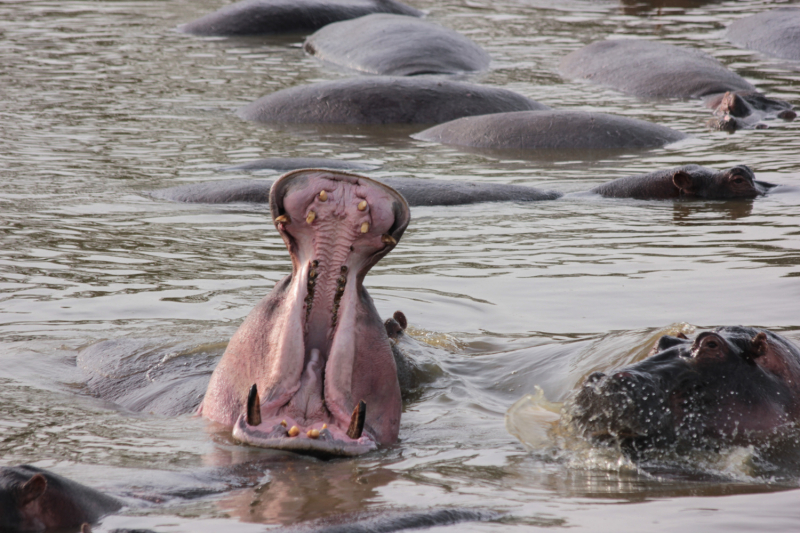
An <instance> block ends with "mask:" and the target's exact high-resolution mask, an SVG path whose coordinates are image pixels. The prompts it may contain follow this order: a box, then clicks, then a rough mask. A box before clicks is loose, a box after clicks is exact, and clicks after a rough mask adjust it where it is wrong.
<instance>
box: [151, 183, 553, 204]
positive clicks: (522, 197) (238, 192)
mask: <svg viewBox="0 0 800 533" xmlns="http://www.w3.org/2000/svg"><path fill="white" fill-rule="evenodd" d="M380 181H381V182H383V183H385V184H386V185H388V186H390V187H392V188H393V189H394V190H396V191H397V192H399V193H400V194H402V195H403V197H404V198H405V199H406V202H408V205H409V206H420V205H463V204H476V203H480V202H536V201H540V200H555V199H556V198H560V197H561V196H563V195H562V193H560V192H558V191H544V190H542V189H537V188H535V187H526V186H524V185H506V184H503V183H474V182H464V181H445V180H424V179H418V178H383V179H381V180H380ZM271 187H272V182H271V181H269V180H219V181H209V182H203V183H190V184H186V185H178V186H177V187H169V188H167V189H160V190H156V191H150V192H149V193H148V195H149V196H152V197H153V198H161V199H164V200H171V201H173V202H186V203H193V204H194V203H197V204H228V203H255V204H266V203H268V202H269V192H270V188H271Z"/></svg>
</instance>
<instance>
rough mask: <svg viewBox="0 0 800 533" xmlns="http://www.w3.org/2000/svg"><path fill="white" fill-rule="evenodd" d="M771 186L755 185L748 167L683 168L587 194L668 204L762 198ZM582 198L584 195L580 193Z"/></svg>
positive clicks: (601, 187) (614, 183)
mask: <svg viewBox="0 0 800 533" xmlns="http://www.w3.org/2000/svg"><path fill="white" fill-rule="evenodd" d="M773 187H775V185H774V184H772V183H767V182H765V181H758V180H756V179H755V174H754V173H753V171H752V170H750V167H748V166H745V165H737V166H735V167H731V168H729V169H726V170H722V171H718V170H714V169H711V168H706V167H701V166H700V165H684V166H682V167H676V168H672V169H666V170H659V171H657V172H651V173H650V174H641V175H638V176H628V177H626V178H619V179H616V180H613V181H609V182H608V183H604V184H602V185H598V186H597V187H594V188H593V189H591V190H589V191H587V192H588V193H590V194H599V195H600V196H604V197H606V198H635V199H639V200H668V199H677V198H702V199H706V200H728V199H732V198H756V197H757V196H763V195H765V194H766V193H767V192H768V191H769V190H770V189H771V188H773ZM583 194H585V193H583Z"/></svg>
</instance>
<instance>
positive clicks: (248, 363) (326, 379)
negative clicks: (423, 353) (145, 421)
mask: <svg viewBox="0 0 800 533" xmlns="http://www.w3.org/2000/svg"><path fill="white" fill-rule="evenodd" d="M270 209H271V211H272V217H273V221H274V223H275V226H276V228H277V229H278V232H279V233H280V234H281V236H282V237H283V239H284V242H285V243H286V246H287V248H288V249H289V253H290V255H291V258H292V274H291V275H289V276H287V277H286V278H284V279H283V280H282V281H279V282H278V283H277V284H276V285H275V288H274V289H273V291H272V293H271V294H269V295H268V296H267V297H265V298H264V299H263V300H262V301H261V302H260V303H259V304H258V305H257V306H256V308H255V309H254V310H253V311H252V312H251V313H250V314H249V315H248V317H247V318H246V319H245V321H244V323H243V324H242V325H241V327H240V328H239V329H238V331H237V332H236V333H235V334H234V336H233V337H232V338H231V340H230V343H229V344H228V347H227V349H226V350H225V353H224V354H223V356H222V359H221V360H220V362H219V364H218V365H217V367H216V368H215V369H214V372H213V374H212V376H211V380H210V382H209V384H208V389H207V391H206V394H205V397H204V399H203V403H202V404H201V405H200V409H199V413H200V414H202V416H204V417H206V418H209V419H211V420H213V421H216V422H219V423H221V424H224V425H226V426H231V427H233V435H234V437H235V438H236V439H238V440H240V441H242V442H246V443H249V444H252V445H256V446H262V447H267V448H280V449H285V450H294V451H299V452H304V453H310V454H317V455H345V456H350V455H358V454H361V453H365V452H368V451H370V450H374V449H375V448H376V447H377V446H378V445H387V444H392V443H394V442H395V441H396V440H397V435H398V431H399V427H400V411H401V396H400V386H399V383H398V377H397V369H396V366H395V362H394V356H393V353H392V349H391V346H390V343H389V338H388V336H387V332H386V327H385V326H384V324H383V322H382V321H381V319H380V317H379V316H378V313H377V311H376V310H375V306H374V304H373V303H372V299H371V298H370V296H369V294H367V291H366V290H365V289H364V286H363V280H364V276H365V275H366V274H367V272H368V271H369V269H370V268H371V267H372V266H373V265H375V263H377V262H378V260H379V259H380V258H381V257H383V256H384V255H386V254H387V253H389V251H391V250H392V249H393V248H394V247H395V246H396V245H397V242H398V241H399V240H400V237H401V236H402V234H403V232H404V231H405V229H406V226H408V223H409V219H410V216H409V207H408V204H407V203H406V201H405V200H404V199H403V197H402V196H401V195H400V194H399V193H397V192H396V191H395V190H393V189H391V188H390V187H388V186H386V185H383V184H381V183H379V182H376V181H373V180H371V179H369V178H365V177H362V176H355V175H350V174H344V173H332V172H327V171H322V170H300V171H296V172H290V173H289V174H286V175H284V176H282V177H281V178H280V179H279V180H278V181H276V182H275V184H274V185H273V187H272V194H270Z"/></svg>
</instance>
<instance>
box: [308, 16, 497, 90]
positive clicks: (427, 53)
mask: <svg viewBox="0 0 800 533" xmlns="http://www.w3.org/2000/svg"><path fill="white" fill-rule="evenodd" d="M303 49H304V50H305V51H306V52H308V53H309V54H311V55H313V56H315V57H317V58H319V59H321V60H322V61H326V62H328V63H332V64H335V65H338V66H340V67H345V68H348V69H351V70H356V71H358V72H362V73H365V74H383V75H387V76H414V75H418V74H458V73H460V72H472V71H481V70H485V69H486V68H488V67H489V62H490V58H489V55H488V54H487V53H486V52H485V51H484V50H483V49H482V48H481V47H480V46H478V45H477V44H475V43H474V42H472V41H471V40H470V39H468V38H466V37H464V36H463V35H461V34H459V33H457V32H455V31H453V30H450V29H447V28H444V27H442V26H440V25H438V24H436V23H433V22H428V21H424V20H419V19H416V18H413V17H407V16H402V15H385V14H376V15H367V16H366V17H360V18H357V19H353V20H347V21H343V22H337V23H334V24H329V25H328V26H325V27H324V28H322V29H320V30H319V31H317V32H316V33H314V34H312V35H310V36H309V37H308V39H306V42H305V44H304V45H303Z"/></svg>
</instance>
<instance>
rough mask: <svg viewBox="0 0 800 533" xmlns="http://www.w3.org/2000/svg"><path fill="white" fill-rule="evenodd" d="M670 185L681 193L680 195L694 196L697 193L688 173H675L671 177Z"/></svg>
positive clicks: (681, 171)
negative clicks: (673, 185)
mask: <svg viewBox="0 0 800 533" xmlns="http://www.w3.org/2000/svg"><path fill="white" fill-rule="evenodd" d="M672 183H673V184H675V186H676V187H677V188H678V189H679V190H680V191H681V193H682V194H688V195H694V194H696V193H697V187H695V184H694V178H692V175H691V174H689V173H688V172H684V171H683V170H679V171H677V172H676V173H675V174H673V175H672Z"/></svg>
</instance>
